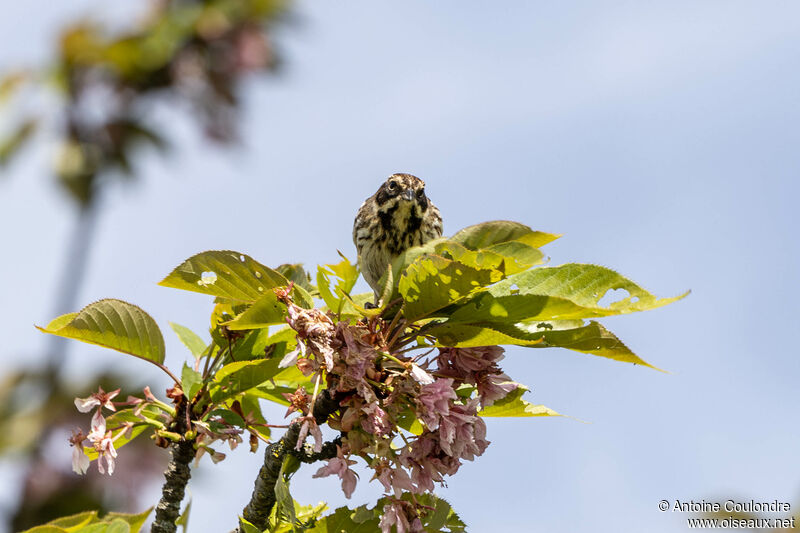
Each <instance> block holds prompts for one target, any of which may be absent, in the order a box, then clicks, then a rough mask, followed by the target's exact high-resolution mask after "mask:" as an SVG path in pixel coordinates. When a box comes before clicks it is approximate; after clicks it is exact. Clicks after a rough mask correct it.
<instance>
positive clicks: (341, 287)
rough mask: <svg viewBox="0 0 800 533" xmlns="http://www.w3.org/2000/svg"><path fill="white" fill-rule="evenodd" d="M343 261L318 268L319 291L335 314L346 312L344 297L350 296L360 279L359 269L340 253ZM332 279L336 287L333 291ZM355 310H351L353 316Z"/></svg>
mask: <svg viewBox="0 0 800 533" xmlns="http://www.w3.org/2000/svg"><path fill="white" fill-rule="evenodd" d="M339 255H340V256H341V257H342V260H341V261H339V262H338V263H336V264H335V265H334V264H332V265H320V266H319V267H317V289H318V290H319V294H320V296H321V297H322V299H323V300H324V301H325V305H327V306H328V309H330V310H331V311H333V312H334V313H342V312H346V311H344V309H345V307H346V304H347V300H346V299H345V298H344V295H346V294H350V291H351V290H352V289H353V285H355V283H356V280H357V279H358V267H357V266H356V265H354V264H352V263H351V262H350V260H349V259H347V258H346V257H345V256H343V255H342V254H341V252H340V253H339ZM331 278H333V279H334V280H335V285H334V287H333V289H331ZM353 312H354V310H352V309H351V310H349V313H350V314H353Z"/></svg>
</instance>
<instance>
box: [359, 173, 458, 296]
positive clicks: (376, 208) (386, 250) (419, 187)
mask: <svg viewBox="0 0 800 533" xmlns="http://www.w3.org/2000/svg"><path fill="white" fill-rule="evenodd" d="M441 236H442V217H441V215H440V214H439V210H438V209H437V208H436V206H435V205H433V203H432V202H431V201H430V200H429V199H428V197H427V196H425V182H424V181H422V180H421V179H419V178H418V177H416V176H412V175H411V174H392V175H391V176H389V179H387V180H386V182H385V183H384V184H383V185H381V186H380V188H379V189H378V191H377V192H376V193H375V194H373V195H372V196H370V197H369V198H367V199H366V200H364V203H363V204H361V207H360V208H359V210H358V213H357V214H356V220H355V222H354V223H353V242H354V243H355V245H356V249H357V250H358V265H359V267H360V268H361V273H362V274H363V275H364V279H366V280H367V283H369V286H370V287H372V290H374V291H375V295H376V296H375V299H376V302H377V299H378V293H379V292H380V290H381V287H380V286H379V284H378V281H379V280H380V279H381V276H383V274H384V273H385V272H386V268H387V267H388V265H389V264H390V263H391V262H392V261H393V260H394V259H395V258H396V257H397V256H398V255H400V254H402V253H403V252H405V251H406V250H408V249H409V248H412V247H414V246H420V245H422V244H425V243H426V242H428V241H430V240H433V239H436V238H439V237H441Z"/></svg>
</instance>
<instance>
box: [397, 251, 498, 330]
mask: <svg viewBox="0 0 800 533" xmlns="http://www.w3.org/2000/svg"><path fill="white" fill-rule="evenodd" d="M501 275H502V274H501V273H500V272H498V271H496V270H478V269H476V268H472V267H469V266H467V265H464V264H462V263H459V262H457V261H452V260H450V259H445V258H444V257H442V256H438V255H428V256H423V257H419V258H418V259H417V260H416V261H414V262H413V263H411V264H410V265H409V266H408V268H406V270H405V272H403V276H402V277H401V278H400V282H399V283H398V285H397V290H398V292H399V293H400V294H401V295H402V296H403V300H404V308H403V315H404V316H405V317H406V318H407V319H409V320H417V319H419V318H423V317H426V316H430V315H432V314H434V313H435V312H436V311H439V310H441V309H443V308H445V307H447V306H449V305H451V304H453V303H455V302H458V301H459V300H461V299H462V298H464V297H465V296H468V295H470V294H471V293H472V292H474V291H476V290H480V289H482V288H483V287H484V286H486V285H489V284H490V283H492V282H493V281H497V280H498V279H500V277H501Z"/></svg>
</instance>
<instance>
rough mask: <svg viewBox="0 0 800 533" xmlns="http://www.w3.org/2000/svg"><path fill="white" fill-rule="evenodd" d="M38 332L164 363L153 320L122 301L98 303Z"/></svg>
mask: <svg viewBox="0 0 800 533" xmlns="http://www.w3.org/2000/svg"><path fill="white" fill-rule="evenodd" d="M36 327H37V328H38V329H39V330H40V331H43V332H45V333H49V334H51V335H57V336H59V337H66V338H68V339H76V340H79V341H83V342H87V343H89V344H97V345H99V346H104V347H106V348H111V349H112V350H117V351H118V352H122V353H126V354H129V355H133V356H136V357H141V358H142V359H145V360H147V361H150V362H153V363H157V364H159V365H161V364H163V363H164V337H163V336H162V335H161V330H160V329H159V328H158V324H156V321H155V320H153V318H152V317H151V316H150V315H148V314H147V313H145V312H144V311H143V310H142V309H141V308H139V307H137V306H135V305H133V304H129V303H128V302H123V301H122V300H114V299H107V300H100V301H97V302H94V303H93V304H89V305H87V306H86V307H84V308H83V309H81V310H80V311H79V312H77V313H69V314H66V315H62V316H60V317H58V318H56V319H54V320H53V321H52V322H50V323H49V324H48V325H47V326H46V327H44V328H42V327H39V326H36Z"/></svg>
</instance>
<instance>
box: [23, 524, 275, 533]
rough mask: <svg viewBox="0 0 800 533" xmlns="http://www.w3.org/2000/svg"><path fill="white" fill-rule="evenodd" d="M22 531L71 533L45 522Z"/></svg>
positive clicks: (28, 532)
mask: <svg viewBox="0 0 800 533" xmlns="http://www.w3.org/2000/svg"><path fill="white" fill-rule="evenodd" d="M21 533H70V531H69V530H67V529H64V528H61V527H57V526H51V525H48V524H44V525H41V526H36V527H32V528H31V529H26V530H25V531H22V532H21ZM259 533H260V532H259Z"/></svg>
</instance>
